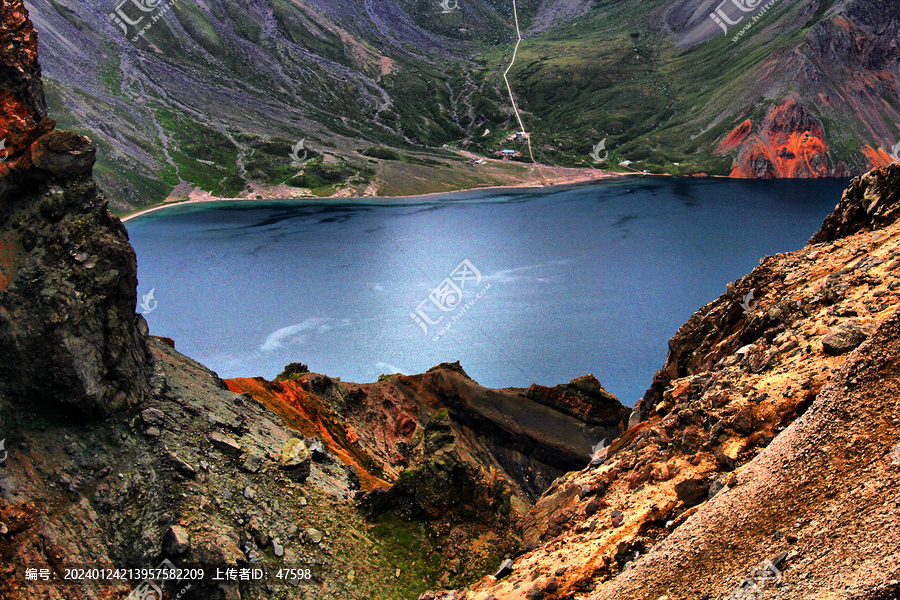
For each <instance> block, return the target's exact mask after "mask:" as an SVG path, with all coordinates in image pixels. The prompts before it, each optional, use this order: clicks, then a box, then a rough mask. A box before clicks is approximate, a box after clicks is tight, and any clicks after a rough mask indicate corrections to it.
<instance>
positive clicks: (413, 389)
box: [227, 363, 629, 585]
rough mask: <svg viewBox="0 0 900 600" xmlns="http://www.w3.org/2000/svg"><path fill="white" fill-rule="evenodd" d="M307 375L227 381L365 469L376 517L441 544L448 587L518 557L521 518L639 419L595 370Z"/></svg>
mask: <svg viewBox="0 0 900 600" xmlns="http://www.w3.org/2000/svg"><path fill="white" fill-rule="evenodd" d="M306 370H307V369H306V366H305V365H291V366H290V367H289V368H288V369H286V370H285V372H284V373H283V374H282V375H280V376H279V377H278V378H276V381H274V382H269V381H265V380H263V379H259V378H257V379H233V380H228V382H227V384H228V386H229V388H230V389H231V390H232V391H234V392H239V393H246V394H250V395H252V396H254V397H256V398H258V399H259V400H260V401H263V402H265V403H266V405H267V406H268V407H269V408H271V409H272V410H274V411H275V412H277V413H278V414H279V415H281V416H282V418H283V419H284V420H285V421H286V422H287V423H290V424H291V425H293V426H294V427H297V429H299V430H300V431H303V432H304V433H305V434H306V435H309V436H318V437H320V438H321V439H322V440H323V442H324V444H325V445H326V446H327V447H328V448H329V450H330V451H331V452H333V453H334V454H335V455H336V456H339V457H341V458H342V460H345V461H346V462H348V463H349V464H351V465H354V466H355V468H356V469H357V472H358V474H359V477H360V480H361V482H362V487H363V489H364V490H366V492H367V493H366V494H365V495H363V496H362V497H361V503H360V506H361V508H362V509H363V511H364V512H365V513H366V514H367V516H368V518H369V519H370V520H372V521H373V522H376V523H378V522H381V521H383V520H384V519H402V520H406V521H410V522H416V523H421V524H422V525H423V526H424V527H425V528H426V529H427V531H429V532H430V534H429V535H430V537H431V538H432V539H435V540H437V544H438V545H439V546H440V548H441V553H440V564H441V569H442V570H443V571H444V573H443V574H442V577H441V579H440V581H441V582H442V583H441V584H442V585H448V584H449V583H450V582H451V581H454V582H457V581H460V579H462V580H465V578H466V577H470V576H471V575H472V574H476V573H485V572H489V571H490V570H492V569H494V568H495V567H496V564H497V561H499V560H500V558H502V557H504V556H510V555H512V554H514V553H516V552H517V551H519V549H520V548H521V537H520V532H519V520H520V518H521V517H522V516H523V515H524V514H525V513H526V512H527V511H528V509H529V506H530V505H531V504H532V503H533V501H534V499H536V498H537V497H539V496H540V494H541V493H542V492H543V491H544V490H545V489H546V488H547V487H548V486H549V485H550V483H551V482H552V481H553V480H554V479H555V478H556V477H558V476H559V475H562V474H563V473H565V472H567V471H570V470H577V469H581V468H583V467H584V465H585V464H587V463H588V462H589V461H590V458H591V449H592V446H593V445H595V444H596V443H597V442H598V441H600V440H604V439H605V440H611V439H613V438H614V437H616V436H617V435H618V434H619V433H621V431H622V428H623V426H624V422H625V420H626V419H627V418H628V414H629V410H628V409H627V408H625V407H624V406H623V405H622V404H621V403H620V402H619V401H618V400H617V399H616V398H615V396H613V395H611V394H609V393H608V392H606V391H605V390H604V389H603V388H602V386H601V385H600V382H598V381H597V379H596V378H594V377H593V376H591V375H587V376H584V377H579V378H577V379H574V380H573V381H571V382H570V383H568V384H564V385H559V386H556V387H545V386H539V385H533V386H531V387H530V388H528V389H514V388H509V389H503V390H495V389H488V388H484V387H482V386H480V385H478V384H477V383H476V382H475V381H473V380H472V379H471V378H470V377H469V376H468V374H466V372H465V370H464V369H463V368H462V367H461V366H460V365H459V363H444V364H441V365H438V366H437V367H434V368H432V369H430V370H429V371H428V372H427V373H423V374H420V375H411V376H406V375H391V376H388V377H384V378H382V380H381V381H379V382H377V383H371V384H362V385H360V384H353V383H345V382H342V381H340V380H337V379H332V378H330V377H327V376H325V375H319V374H314V373H306V372H305V371H306Z"/></svg>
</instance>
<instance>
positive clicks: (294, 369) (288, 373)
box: [275, 362, 310, 381]
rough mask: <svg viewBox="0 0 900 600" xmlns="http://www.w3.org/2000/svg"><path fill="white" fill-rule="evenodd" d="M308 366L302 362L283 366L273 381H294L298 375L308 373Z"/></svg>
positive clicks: (298, 377)
mask: <svg viewBox="0 0 900 600" xmlns="http://www.w3.org/2000/svg"><path fill="white" fill-rule="evenodd" d="M309 372H310V371H309V367H308V366H306V365H304V364H303V363H298V362H294V363H291V364H289V365H288V366H286V367H285V368H284V370H283V371H282V372H281V374H280V375H278V377H276V378H275V381H295V380H297V379H300V377H302V376H304V375H308V374H309Z"/></svg>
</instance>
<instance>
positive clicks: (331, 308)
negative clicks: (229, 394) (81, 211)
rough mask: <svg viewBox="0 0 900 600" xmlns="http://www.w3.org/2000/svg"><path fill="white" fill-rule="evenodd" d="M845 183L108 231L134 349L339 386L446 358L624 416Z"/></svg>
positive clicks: (255, 215) (449, 204) (622, 192)
mask: <svg viewBox="0 0 900 600" xmlns="http://www.w3.org/2000/svg"><path fill="white" fill-rule="evenodd" d="M846 184H847V181H845V180H824V181H732V180H710V179H701V180H688V179H674V178H655V177H654V178H628V179H626V180H616V181H604V182H596V183H592V184H586V185H578V186H567V187H560V188H545V189H529V190H514V191H510V190H503V191H501V190H490V191H488V190H485V191H478V192H463V193H457V194H448V195H442V196H431V197H427V198H416V199H377V200H330V199H329V200H302V201H301V200H282V201H253V202H217V203H204V204H193V205H182V206H176V207H172V208H169V209H166V210H163V211H159V212H155V213H150V214H147V215H144V216H142V217H139V218H136V219H133V220H131V221H129V222H128V223H127V226H128V230H129V233H130V235H131V241H132V244H133V245H134V247H135V249H136V250H137V254H138V263H139V278H140V285H139V288H138V292H139V297H141V296H143V295H146V294H148V293H149V292H150V291H151V290H152V291H153V298H152V299H151V300H150V301H149V302H148V303H147V304H146V305H145V307H144V308H141V307H139V308H138V310H139V311H140V312H144V311H145V310H146V309H147V308H152V309H153V310H152V311H150V312H148V313H147V314H146V315H145V316H146V318H147V321H148V322H149V323H150V329H151V333H153V334H155V335H161V336H168V337H172V338H174V339H175V340H176V345H177V348H178V349H179V350H180V351H182V352H184V353H185V354H187V355H189V356H191V357H193V358H195V359H197V360H199V361H200V362H202V363H204V364H206V365H207V366H209V367H210V368H212V369H214V370H215V371H217V372H218V373H219V375H221V376H222V377H248V376H257V375H259V376H263V377H266V378H272V377H274V376H275V375H277V374H278V373H279V372H281V370H282V368H283V367H284V366H285V365H286V364H287V363H289V362H303V363H306V364H308V365H309V366H310V368H311V369H312V370H314V371H316V372H320V373H326V374H328V375H332V376H336V377H341V378H342V379H344V380H346V381H357V382H367V381H374V380H376V379H377V378H378V376H379V375H380V374H382V373H394V372H404V373H417V372H422V371H425V370H427V369H428V368H430V367H432V366H434V365H436V364H438V363H441V362H445V361H456V360H459V361H461V363H462V366H463V367H464V368H465V369H466V371H467V372H468V373H469V375H471V376H472V377H473V378H474V379H475V380H477V381H478V382H479V383H481V384H482V385H486V386H490V387H508V386H517V387H519V386H528V385H530V384H531V383H540V384H545V385H554V384H557V383H563V382H567V381H569V380H571V379H572V378H574V377H577V376H580V375H584V374H586V373H593V374H594V375H596V376H597V378H598V379H600V381H601V382H602V383H603V385H604V386H605V387H606V388H607V389H608V390H609V391H610V392H612V393H614V394H616V395H617V396H619V398H620V399H621V400H622V401H623V402H624V403H626V404H628V405H632V404H633V403H634V402H635V400H637V399H638V398H639V397H640V396H641V395H642V394H643V392H644V391H645V390H646V389H647V387H648V386H649V385H650V383H651V382H652V379H653V374H654V372H655V371H656V370H657V369H658V368H660V367H661V366H662V364H663V361H664V360H665V357H666V352H667V342H668V340H669V338H670V337H671V336H672V335H673V334H674V333H675V332H676V331H677V329H678V327H680V326H681V325H682V324H683V323H684V322H685V321H686V320H687V319H688V318H689V317H690V316H691V314H692V313H693V312H694V311H696V310H697V309H698V308H699V307H700V306H702V305H704V304H706V303H707V302H709V301H710V300H713V299H715V298H716V297H718V296H719V295H720V294H722V293H723V292H724V290H725V286H726V284H727V283H728V282H730V281H733V280H735V279H738V278H740V277H742V276H744V275H745V274H747V273H749V272H750V271H751V270H752V269H753V268H754V267H755V266H756V265H757V264H758V263H759V260H760V259H761V258H762V257H763V256H766V255H771V254H776V253H778V252H785V251H789V250H796V249H798V248H801V247H802V246H803V245H804V244H805V242H806V240H807V239H808V238H809V237H810V236H812V234H813V233H815V232H816V231H817V230H818V229H819V227H820V225H821V223H822V220H823V219H824V218H825V217H826V216H827V215H828V214H829V213H830V212H831V211H832V210H833V208H834V206H835V204H837V202H838V200H839V199H840V195H841V192H842V190H843V189H844V188H845V187H846Z"/></svg>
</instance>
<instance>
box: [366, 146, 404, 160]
mask: <svg viewBox="0 0 900 600" xmlns="http://www.w3.org/2000/svg"><path fill="white" fill-rule="evenodd" d="M359 153H360V154H362V155H363V156H370V157H372V158H378V159H381V160H400V155H399V154H397V153H396V152H394V151H393V150H391V149H390V148H383V147H377V148H364V149H363V150H360V151H359Z"/></svg>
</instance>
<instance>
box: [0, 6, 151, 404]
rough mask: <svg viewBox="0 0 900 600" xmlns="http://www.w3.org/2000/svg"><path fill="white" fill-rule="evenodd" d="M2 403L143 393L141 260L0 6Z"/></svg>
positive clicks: (14, 19) (130, 398)
mask: <svg viewBox="0 0 900 600" xmlns="http://www.w3.org/2000/svg"><path fill="white" fill-rule="evenodd" d="M0 10H2V13H0V43H2V44H3V47H4V48H5V50H4V52H3V54H2V56H0V69H2V71H3V73H4V77H3V79H2V82H0V136H3V137H4V139H5V140H6V142H7V152H8V156H7V157H5V158H6V160H5V161H4V162H3V163H2V164H0V307H2V310H0V393H3V395H4V396H5V397H6V398H7V399H8V400H10V401H16V402H26V403H35V404H36V403H43V402H53V403H57V404H65V405H69V406H72V407H74V408H76V409H80V410H81V411H82V412H85V413H96V412H98V411H101V412H102V411H104V410H108V409H113V408H117V407H121V406H124V405H127V404H133V403H135V402H137V401H139V400H140V398H141V397H143V396H144V395H146V394H147V393H148V391H149V384H148V374H147V369H146V367H145V364H146V362H147V350H146V347H145V345H144V341H143V335H142V334H141V333H140V332H139V327H140V326H141V325H142V323H141V322H140V318H139V317H136V316H135V314H134V307H135V301H136V296H137V292H136V291H135V286H136V285H137V262H136V258H135V255H134V250H132V248H131V246H130V245H129V244H128V234H127V233H126V231H125V228H124V227H123V226H122V224H121V223H120V222H119V221H118V219H115V218H114V217H111V216H110V215H109V211H108V210H107V202H106V199H105V198H104V197H103V195H102V193H101V192H100V191H99V190H98V189H97V186H96V185H95V184H94V183H93V181H92V179H91V169H92V167H93V164H94V158H95V149H94V148H93V146H92V145H91V143H90V141H89V140H88V139H87V138H84V137H81V136H78V135H75V134H72V133H67V132H60V131H53V125H54V124H53V121H51V120H50V119H48V118H47V111H46V106H45V103H44V93H43V87H42V85H41V78H40V74H41V68H40V65H39V64H38V62H37V35H36V33H35V31H34V29H33V28H32V27H31V24H30V22H29V21H28V19H27V13H26V12H25V9H24V7H23V6H22V4H21V3H19V2H4V3H3V4H2V5H0Z"/></svg>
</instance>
